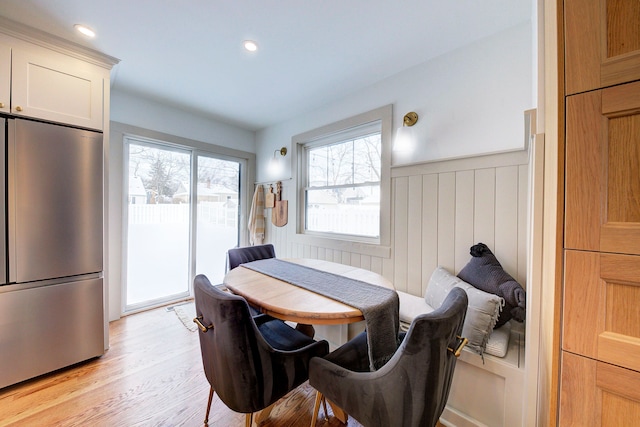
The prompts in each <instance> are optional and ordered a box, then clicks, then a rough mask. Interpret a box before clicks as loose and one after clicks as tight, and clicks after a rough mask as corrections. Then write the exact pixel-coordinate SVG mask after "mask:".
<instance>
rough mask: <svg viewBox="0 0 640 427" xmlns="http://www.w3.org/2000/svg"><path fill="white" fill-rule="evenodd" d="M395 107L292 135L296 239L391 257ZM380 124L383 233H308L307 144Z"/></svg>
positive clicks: (342, 136)
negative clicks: (377, 235) (306, 222)
mask: <svg viewBox="0 0 640 427" xmlns="http://www.w3.org/2000/svg"><path fill="white" fill-rule="evenodd" d="M392 117H393V109H392V106H391V105H387V106H384V107H380V108H377V109H375V110H371V111H368V112H366V113H362V114H358V115H356V116H353V117H350V118H347V119H344V120H341V121H338V122H335V123H332V124H329V125H326V126H322V127H320V128H317V129H314V130H311V131H308V132H305V133H302V134H299V135H295V136H294V137H293V138H292V144H291V145H292V147H293V149H294V159H295V160H296V161H297V168H296V171H297V173H296V176H295V179H296V193H297V203H296V218H297V221H296V223H297V224H296V233H295V240H296V241H298V242H300V243H304V244H309V245H317V246H322V247H325V248H328V249H338V250H345V251H349V252H356V253H361V254H364V255H372V256H381V257H386V258H388V257H389V256H390V254H391V135H392V127H391V124H392ZM375 122H379V123H380V136H381V153H380V154H381V159H380V160H381V165H380V233H379V237H378V238H371V237H366V236H354V235H348V234H337V233H326V232H317V231H313V232H309V231H306V230H305V216H306V212H305V208H306V203H305V190H306V188H307V187H306V185H307V183H306V176H307V160H306V151H307V150H306V147H312V146H317V145H318V142H319V141H323V142H325V143H329V142H330V141H331V140H332V139H333V140H334V141H337V140H346V139H349V138H351V137H353V136H354V133H353V131H355V134H356V135H357V133H358V130H359V129H360V130H363V129H366V128H368V127H370V125H371V124H373V123H375Z"/></svg>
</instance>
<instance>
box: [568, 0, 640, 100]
mask: <svg viewBox="0 0 640 427" xmlns="http://www.w3.org/2000/svg"><path fill="white" fill-rule="evenodd" d="M564 16H565V26H564V28H565V80H566V92H567V94H568V95H571V94H575V93H580V92H586V91H589V90H593V89H598V88H602V87H607V86H613V85H616V84H620V83H626V82H631V81H634V80H638V79H640V2H638V1H636V0H565V1H564Z"/></svg>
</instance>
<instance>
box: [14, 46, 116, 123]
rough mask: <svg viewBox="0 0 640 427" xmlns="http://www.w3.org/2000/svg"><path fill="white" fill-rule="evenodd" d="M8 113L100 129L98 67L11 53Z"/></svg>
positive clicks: (60, 58)
mask: <svg viewBox="0 0 640 427" xmlns="http://www.w3.org/2000/svg"><path fill="white" fill-rule="evenodd" d="M12 54H13V56H12V83H11V84H12V87H11V88H12V93H11V111H12V112H13V113H14V114H16V115H23V116H28V117H36V118H41V119H45V120H50V121H54V122H59V123H65V124H71V125H76V126H81V127H86V128H92V129H100V130H101V129H102V128H103V124H102V116H103V111H102V106H103V90H104V88H103V84H104V83H103V82H104V78H103V75H102V72H101V69H100V67H98V66H96V65H93V64H89V63H86V62H84V61H80V60H78V59H75V58H72V57H69V56H66V55H63V54H60V53H56V52H47V53H44V52H40V51H33V52H32V51H25V50H20V49H14V50H13V53H12Z"/></svg>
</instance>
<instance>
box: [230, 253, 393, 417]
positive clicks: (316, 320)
mask: <svg viewBox="0 0 640 427" xmlns="http://www.w3.org/2000/svg"><path fill="white" fill-rule="evenodd" d="M284 261H288V262H293V263H296V264H300V265H303V266H306V267H310V268H313V269H316V270H321V271H326V272H329V273H333V274H337V275H339V276H343V277H347V278H350V279H355V280H360V281H362V282H366V283H369V284H372V285H377V286H382V287H385V288H388V289H394V287H393V284H392V283H391V282H390V281H389V280H387V279H385V278H384V277H383V276H381V275H380V274H377V273H374V272H372V271H369V270H365V269H363V268H358V267H352V266H350V265H345V264H339V263H336V262H331V261H324V260H318V259H308V258H285V259H284ZM223 283H224V286H226V287H227V288H228V289H229V290H230V291H231V292H233V293H235V294H237V295H241V296H242V297H244V298H245V299H246V300H247V302H248V303H249V304H251V305H252V306H254V307H257V308H258V309H259V310H260V311H261V312H262V313H265V314H268V315H270V316H273V317H275V318H278V319H281V320H287V321H291V322H296V323H298V327H300V326H302V327H301V328H300V330H301V331H303V332H305V333H310V335H311V336H313V333H314V332H313V331H314V329H313V326H312V325H338V324H346V323H354V322H359V321H361V320H364V316H363V314H362V312H361V311H360V310H359V309H357V308H355V307H351V306H350V305H347V304H344V303H341V302H339V301H336V300H334V299H331V298H329V297H326V296H323V295H320V294H318V293H315V292H312V291H309V290H307V289H304V288H301V287H299V286H296V285H294V284H291V283H288V282H285V281H283V280H280V279H277V278H274V277H271V276H268V275H266V274H263V273H259V272H257V271H255V270H252V269H250V268H246V267H243V266H242V264H241V265H239V266H238V267H236V268H234V269H233V270H231V271H229V272H228V273H227V274H226V275H225V277H224V281H223ZM327 402H328V403H329V405H330V406H331V408H332V409H333V414H334V416H335V417H336V418H338V419H339V420H340V421H341V422H343V423H346V422H347V419H348V415H347V414H346V413H345V412H344V411H343V410H342V409H341V408H340V407H338V406H337V405H336V404H335V403H333V402H331V401H329V400H327ZM317 404H318V403H317V402H316V405H317ZM272 407H273V405H272V406H270V407H269V408H267V409H265V410H263V411H261V412H260V413H258V414H256V422H257V423H259V422H261V421H263V420H264V419H266V418H267V417H268V416H269V414H270V412H271V409H272ZM325 411H326V408H325ZM315 413H317V411H315Z"/></svg>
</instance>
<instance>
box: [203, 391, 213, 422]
mask: <svg viewBox="0 0 640 427" xmlns="http://www.w3.org/2000/svg"><path fill="white" fill-rule="evenodd" d="M212 400H213V387H210V388H209V402H208V403H207V413H206V414H205V415H204V426H205V427H207V426H208V425H209V412H210V411H211V401H212Z"/></svg>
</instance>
